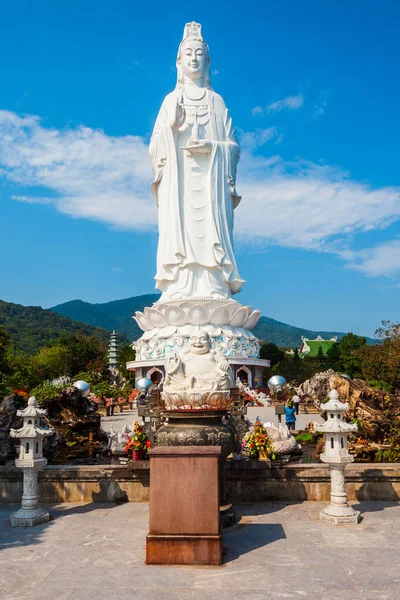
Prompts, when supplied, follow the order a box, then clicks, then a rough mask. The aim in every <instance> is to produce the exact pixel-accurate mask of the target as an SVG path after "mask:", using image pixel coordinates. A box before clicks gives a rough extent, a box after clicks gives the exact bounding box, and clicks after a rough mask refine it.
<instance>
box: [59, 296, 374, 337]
mask: <svg viewBox="0 0 400 600" xmlns="http://www.w3.org/2000/svg"><path fill="white" fill-rule="evenodd" d="M159 297H160V296H159V294H147V295H144V296H133V297H132V298H126V299H124V300H114V301H113V302H105V303H103V304H90V302H83V301H82V300H72V301H71V302H65V303H64V304H59V305H58V306H53V307H52V308H51V309H50V310H51V311H54V312H56V313H58V314H60V315H63V316H65V317H70V318H71V319H73V320H74V321H82V322H83V323H88V324H89V325H93V326H96V327H99V326H100V327H104V328H106V329H115V330H116V331H118V332H120V333H124V334H125V335H126V336H127V337H128V338H129V339H130V340H136V339H137V338H138V337H139V336H140V335H141V333H142V332H141V330H140V329H139V327H138V326H137V324H136V321H134V320H133V319H132V316H133V315H134V314H135V312H136V311H137V310H140V311H143V309H144V307H145V306H151V305H152V304H153V303H154V302H156V301H157V300H158V299H159ZM254 334H255V335H256V336H257V337H258V338H259V339H260V340H263V341H266V342H273V343H274V344H277V345H278V346H281V347H288V346H292V347H297V348H299V347H300V345H301V336H302V335H304V337H307V338H309V339H315V338H316V337H317V336H318V335H320V336H321V337H322V338H324V339H330V338H331V337H333V336H335V335H337V336H338V339H340V338H341V337H343V335H345V334H344V333H341V332H338V331H329V332H328V331H312V330H310V329H302V328H300V327H293V326H292V325H287V324H286V323H281V322H280V321H276V320H275V319H270V318H269V317H261V319H260V320H259V322H258V324H257V326H256V327H255V329H254ZM369 341H370V342H374V340H369Z"/></svg>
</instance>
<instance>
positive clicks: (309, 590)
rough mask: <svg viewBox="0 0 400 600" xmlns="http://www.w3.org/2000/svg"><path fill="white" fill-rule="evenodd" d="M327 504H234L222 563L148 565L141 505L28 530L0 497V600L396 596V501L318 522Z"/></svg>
mask: <svg viewBox="0 0 400 600" xmlns="http://www.w3.org/2000/svg"><path fill="white" fill-rule="evenodd" d="M325 505H326V503H319V502H303V503H298V504H283V503H264V504H251V505H250V504H249V505H239V506H237V507H236V508H237V514H238V515H239V516H240V523H239V524H238V525H236V526H235V527H233V528H231V529H230V530H228V531H227V532H225V535H224V547H225V553H224V560H225V563H224V565H223V566H222V567H161V566H160V567H156V566H146V565H145V564H144V558H145V543H146V533H147V529H148V504H135V503H130V504H122V505H118V506H117V505H114V504H84V505H82V504H80V505H76V504H61V505H57V506H52V507H50V511H51V514H52V516H53V520H52V521H50V522H49V523H47V524H44V525H40V526H37V527H35V528H31V529H12V528H11V527H10V525H9V522H8V516H9V514H10V513H11V512H12V511H13V510H15V509H16V507H15V506H13V505H0V599H1V600H11V599H22V598H23V600H39V599H40V600H50V599H56V600H66V599H67V598H68V600H87V599H88V600H89V599H90V600H93V599H94V600H105V599H107V600H114V599H115V600H132V599H135V598H137V599H140V600H148V599H151V600H161V599H163V600H164V599H166V600H168V599H175V598H176V599H179V600H250V599H251V600H264V599H267V598H268V599H269V600H275V599H289V600H290V599H292V598H295V599H298V598H300V599H307V598H312V599H313V600H320V599H321V600H339V599H340V600H343V599H346V600H399V599H400V506H399V504H395V503H388V502H364V503H360V504H358V505H357V508H358V509H360V510H361V511H362V515H363V520H362V522H361V523H360V525H358V526H342V527H335V526H333V525H329V524H327V523H322V522H320V521H319V519H318V513H319V510H320V509H321V508H322V507H323V506H325Z"/></svg>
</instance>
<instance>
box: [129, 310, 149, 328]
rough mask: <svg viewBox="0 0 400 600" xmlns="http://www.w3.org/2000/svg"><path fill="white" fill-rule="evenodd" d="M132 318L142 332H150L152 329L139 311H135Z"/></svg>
mask: <svg viewBox="0 0 400 600" xmlns="http://www.w3.org/2000/svg"><path fill="white" fill-rule="evenodd" d="M133 318H134V319H135V321H136V323H137V324H138V325H139V327H140V329H142V330H143V331H150V330H151V329H153V325H152V324H151V323H150V322H149V321H148V319H146V317H145V316H144V314H143V313H141V312H140V311H137V312H136V313H135V316H134V317H133Z"/></svg>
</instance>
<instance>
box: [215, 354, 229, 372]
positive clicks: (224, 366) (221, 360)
mask: <svg viewBox="0 0 400 600" xmlns="http://www.w3.org/2000/svg"><path fill="white" fill-rule="evenodd" d="M215 362H216V363H217V365H218V368H219V369H220V370H221V371H223V372H224V373H227V372H228V369H229V363H228V361H227V360H226V358H225V356H224V355H223V354H217V356H216V357H215Z"/></svg>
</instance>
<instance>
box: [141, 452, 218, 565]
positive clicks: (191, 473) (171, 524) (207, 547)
mask: <svg viewBox="0 0 400 600" xmlns="http://www.w3.org/2000/svg"><path fill="white" fill-rule="evenodd" d="M220 455H221V448H220V447H219V446H159V447H156V448H154V449H153V450H152V451H151V452H150V480H151V487H150V531H149V534H148V536H147V545H146V562H147V564H159V565H220V564H221V563H222V536H221V528H220V518H219V470H218V467H219V460H220Z"/></svg>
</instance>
